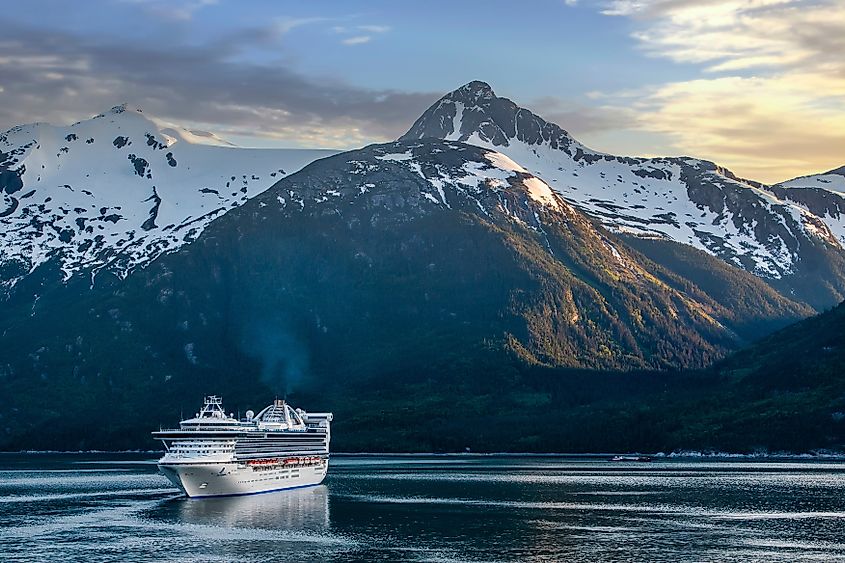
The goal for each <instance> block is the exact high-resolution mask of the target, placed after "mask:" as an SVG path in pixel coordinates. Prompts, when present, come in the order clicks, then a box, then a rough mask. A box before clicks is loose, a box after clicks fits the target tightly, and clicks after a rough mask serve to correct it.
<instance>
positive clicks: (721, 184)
mask: <svg viewBox="0 0 845 563" xmlns="http://www.w3.org/2000/svg"><path fill="white" fill-rule="evenodd" d="M424 137H433V138H444V139H451V140H460V141H464V142H468V143H470V144H476V145H478V146H484V147H487V148H491V149H493V150H498V151H500V152H503V153H505V154H507V155H508V156H509V157H511V158H512V159H513V160H515V161H516V162H518V163H520V164H521V165H522V166H525V167H526V168H527V169H528V170H530V171H531V172H532V173H534V174H536V175H538V176H539V177H541V178H543V179H544V180H545V181H546V182H548V183H549V185H551V186H552V187H553V188H554V189H555V190H556V191H557V192H558V193H559V194H560V195H562V196H563V197H564V199H566V200H567V201H569V202H570V203H571V204H573V205H575V206H576V207H577V208H578V209H580V210H581V211H584V212H585V213H587V214H588V215H590V216H591V217H593V218H595V219H596V220H598V221H601V222H602V224H604V225H605V226H606V227H608V228H609V229H611V230H614V231H616V232H622V233H627V234H631V235H634V236H640V237H659V238H667V239H669V240H673V241H675V242H679V243H682V244H688V245H690V246H693V247H695V248H699V249H701V250H704V251H705V252H708V253H709V254H711V255H713V256H716V257H718V258H721V259H722V260H725V261H726V262H728V263H730V264H731V265H733V266H736V267H740V268H742V269H745V270H747V271H749V272H751V273H754V274H755V275H757V276H758V277H761V278H764V279H766V280H768V281H770V282H771V284H772V285H773V286H774V287H776V288H777V289H778V290H780V291H782V292H784V293H785V294H786V295H787V296H792V297H795V296H797V297H798V298H800V299H801V300H803V301H806V302H808V303H810V304H811V305H813V306H814V307H816V308H817V309H819V308H822V309H823V308H825V307H827V306H830V305H832V304H834V303H837V302H838V301H839V300H841V299H842V298H843V297H845V250H843V248H842V243H843V241H840V239H839V238H838V237H837V236H836V235H835V234H834V232H833V230H832V229H831V227H830V226H828V224H827V223H825V221H824V218H823V217H819V216H818V215H816V214H814V213H812V212H810V211H809V210H808V209H805V208H804V207H802V206H800V205H795V204H794V203H793V202H789V201H783V200H780V199H778V197H777V196H776V195H775V194H774V193H772V192H771V191H770V190H768V189H767V186H765V185H764V184H762V183H759V182H754V181H750V180H745V179H742V178H739V177H738V176H737V175H735V174H733V173H732V172H730V171H729V170H727V169H725V168H723V167H720V166H718V165H717V164H715V163H712V162H709V161H704V160H699V159H694V158H689V157H669V158H641V157H620V156H614V155H609V154H606V153H600V152H597V151H593V150H592V149H589V148H587V147H586V146H584V145H583V144H581V143H579V142H578V141H577V140H575V139H574V138H573V137H572V136H571V135H570V134H569V133H568V132H566V130H564V129H563V128H561V127H559V126H558V125H556V124H554V123H550V122H547V121H546V120H544V119H542V118H541V117H539V116H537V115H536V114H534V113H533V112H531V111H530V110H527V109H525V108H521V107H519V106H518V105H517V104H515V103H514V102H513V101H511V100H508V99H506V98H499V97H497V96H496V95H495V93H494V92H493V89H492V88H491V87H490V85H489V84H486V83H483V82H480V81H474V82H471V83H469V84H467V85H465V86H462V87H461V88H458V89H457V90H455V91H453V92H450V93H448V94H446V95H445V96H443V97H442V98H441V99H440V100H438V101H437V102H435V103H434V104H433V105H432V106H431V107H430V108H429V109H428V110H426V112H424V113H423V114H422V116H420V118H419V119H418V120H417V121H416V122H415V123H414V124H413V125H412V126H411V128H410V129H409V130H408V132H407V133H406V134H404V135H403V136H402V137H400V138H401V139H404V140H409V139H414V138H424ZM828 264H829V265H830V266H829V267H827V266H826V265H828ZM825 268H827V271H825ZM818 275H822V276H823V277H824V279H825V283H826V284H827V285H817V286H816V292H815V293H816V294H814V292H813V291H811V289H812V284H811V282H810V281H808V278H810V277H812V276H818Z"/></svg>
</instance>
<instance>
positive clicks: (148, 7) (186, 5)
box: [122, 0, 218, 21]
mask: <svg viewBox="0 0 845 563" xmlns="http://www.w3.org/2000/svg"><path fill="white" fill-rule="evenodd" d="M122 1H123V2H124V3H126V4H136V5H139V6H140V7H141V9H143V10H144V11H145V12H146V13H148V14H150V15H152V16H153V17H156V18H158V19H162V20H165V21H167V20H170V21H190V20H192V19H193V17H194V14H195V13H197V12H198V11H199V10H201V9H203V8H206V7H208V6H214V5H215V4H217V3H218V0H177V1H170V0H122Z"/></svg>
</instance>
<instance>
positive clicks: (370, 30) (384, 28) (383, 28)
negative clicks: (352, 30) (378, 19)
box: [358, 25, 390, 33]
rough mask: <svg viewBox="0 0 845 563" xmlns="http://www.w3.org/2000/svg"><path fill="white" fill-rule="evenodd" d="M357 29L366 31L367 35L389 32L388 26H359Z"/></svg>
mask: <svg viewBox="0 0 845 563" xmlns="http://www.w3.org/2000/svg"><path fill="white" fill-rule="evenodd" d="M358 29H360V30H361V31H366V32H368V33H387V32H388V31H390V26H388V25H359V26H358Z"/></svg>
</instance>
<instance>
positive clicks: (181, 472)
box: [152, 396, 332, 498]
mask: <svg viewBox="0 0 845 563" xmlns="http://www.w3.org/2000/svg"><path fill="white" fill-rule="evenodd" d="M331 421H332V413H326V412H321V413H309V412H306V411H304V410H302V409H293V408H292V407H291V406H290V405H288V404H287V403H285V401H282V400H275V401H273V404H271V405H269V406H267V407H266V408H264V409H263V410H262V411H261V412H259V413H258V414H254V413H253V412H252V411H246V417H245V418H242V419H240V420H238V419H236V418H234V415H233V414H231V413H230V414H229V415H228V416H227V415H226V411H225V410H224V409H223V401H222V400H221V399H220V397H216V396H209V397H206V398H205V400H204V402H203V407H202V409H201V410H200V411H199V412H198V413H197V414H196V416H194V417H193V418H189V419H187V420H183V421H181V422H180V423H179V428H178V429H172V430H159V431H158V432H153V433H152V434H153V438H156V439H158V440H161V441H162V443H163V444H164V448H165V450H166V452H165V454H164V456H163V457H162V458H161V459H160V460H159V462H158V469H159V471H160V472H161V473H162V474H163V475H164V476H165V477H167V478H168V479H170V481H171V482H172V483H173V484H174V485H176V486H177V487H178V488H179V489H180V490H182V491H183V492H184V493H185V494H186V495H188V496H189V497H195V498H196V497H215V496H230V495H248V494H253V493H266V492H270V491H278V490H283V489H293V488H297V487H307V486H311V485H319V484H320V483H322V482H323V479H325V477H326V473H327V472H328V469H329V440H330V438H331V429H330V425H331Z"/></svg>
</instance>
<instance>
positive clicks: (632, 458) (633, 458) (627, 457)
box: [610, 455, 651, 462]
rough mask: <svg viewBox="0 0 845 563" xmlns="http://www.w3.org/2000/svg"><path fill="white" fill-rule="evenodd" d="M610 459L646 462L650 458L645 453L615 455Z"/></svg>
mask: <svg viewBox="0 0 845 563" xmlns="http://www.w3.org/2000/svg"><path fill="white" fill-rule="evenodd" d="M610 461H641V462H648V461H651V458H650V457H649V456H647V455H615V456H613V457H612V458H610Z"/></svg>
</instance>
